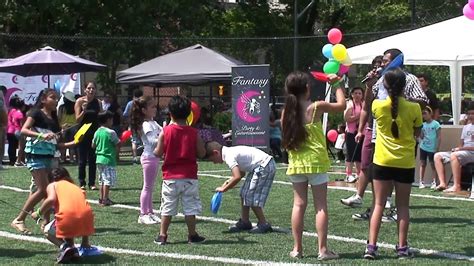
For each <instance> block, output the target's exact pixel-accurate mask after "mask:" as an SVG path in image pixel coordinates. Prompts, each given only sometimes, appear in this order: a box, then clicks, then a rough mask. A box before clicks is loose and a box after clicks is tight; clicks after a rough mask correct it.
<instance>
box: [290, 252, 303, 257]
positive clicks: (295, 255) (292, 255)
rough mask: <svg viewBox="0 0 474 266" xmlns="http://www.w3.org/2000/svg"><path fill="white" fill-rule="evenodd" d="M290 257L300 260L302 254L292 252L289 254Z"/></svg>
mask: <svg viewBox="0 0 474 266" xmlns="http://www.w3.org/2000/svg"><path fill="white" fill-rule="evenodd" d="M290 257H292V258H296V259H301V258H302V257H303V253H302V252H298V251H292V252H290Z"/></svg>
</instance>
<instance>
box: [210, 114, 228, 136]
mask: <svg viewBox="0 0 474 266" xmlns="http://www.w3.org/2000/svg"><path fill="white" fill-rule="evenodd" d="M212 126H213V127H215V128H217V129H219V130H220V131H221V132H229V130H231V129H232V113H230V112H220V113H216V114H214V117H213V118H212Z"/></svg>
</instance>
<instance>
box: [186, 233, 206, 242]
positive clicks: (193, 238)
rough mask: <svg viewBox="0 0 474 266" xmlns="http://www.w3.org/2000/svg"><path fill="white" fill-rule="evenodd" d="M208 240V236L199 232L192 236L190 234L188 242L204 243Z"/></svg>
mask: <svg viewBox="0 0 474 266" xmlns="http://www.w3.org/2000/svg"><path fill="white" fill-rule="evenodd" d="M205 240H206V238H204V237H202V236H200V235H198V234H195V235H192V236H188V243H189V244H197V243H202V242H204V241H205Z"/></svg>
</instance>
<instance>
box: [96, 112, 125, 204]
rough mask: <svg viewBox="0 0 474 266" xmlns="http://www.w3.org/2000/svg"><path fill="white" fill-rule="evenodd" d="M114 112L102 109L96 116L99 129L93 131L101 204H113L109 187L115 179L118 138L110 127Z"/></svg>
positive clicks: (113, 184)
mask: <svg viewBox="0 0 474 266" xmlns="http://www.w3.org/2000/svg"><path fill="white" fill-rule="evenodd" d="M113 118H114V114H113V113H112V112H110V111H102V112H100V113H99V115H98V116H97V119H98V120H99V125H100V127H99V129H97V131H96V132H95V133H94V138H93V139H92V148H93V149H95V154H96V164H97V169H98V170H99V184H100V198H99V204H100V205H101V206H110V205H112V204H114V202H113V201H112V200H110V197H109V194H110V188H111V187H114V186H115V184H116V180H117V171H116V170H115V167H116V166H117V146H118V145H119V144H120V140H119V139H118V137H117V133H115V131H114V130H112V129H111V127H112V123H113Z"/></svg>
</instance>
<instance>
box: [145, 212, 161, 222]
mask: <svg viewBox="0 0 474 266" xmlns="http://www.w3.org/2000/svg"><path fill="white" fill-rule="evenodd" d="M148 216H150V218H151V219H152V220H153V221H155V222H156V223H161V219H160V217H159V216H158V215H156V214H154V213H149V214H148Z"/></svg>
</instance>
